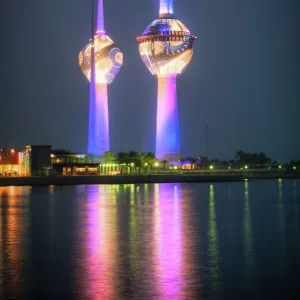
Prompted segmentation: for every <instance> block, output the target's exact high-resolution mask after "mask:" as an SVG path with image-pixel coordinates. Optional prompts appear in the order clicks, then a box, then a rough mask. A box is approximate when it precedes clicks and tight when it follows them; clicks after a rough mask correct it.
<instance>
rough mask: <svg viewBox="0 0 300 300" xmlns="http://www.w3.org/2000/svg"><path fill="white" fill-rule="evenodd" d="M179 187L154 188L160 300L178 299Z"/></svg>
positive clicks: (179, 277) (180, 250) (179, 268)
mask: <svg viewBox="0 0 300 300" xmlns="http://www.w3.org/2000/svg"><path fill="white" fill-rule="evenodd" d="M179 188H180V187H179V186H173V185H158V184H156V185H155V196H154V243H155V252H156V253H155V258H156V260H157V261H156V263H155V265H156V270H155V273H156V274H155V275H156V277H157V288H158V289H159V291H158V293H159V299H172V300H174V299H181V297H180V290H181V288H183V286H182V285H183V284H184V283H183V278H182V228H181V222H182V220H181V210H180V204H179V196H178V193H179Z"/></svg>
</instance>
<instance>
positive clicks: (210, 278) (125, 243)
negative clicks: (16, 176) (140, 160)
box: [0, 179, 300, 300]
mask: <svg viewBox="0 0 300 300" xmlns="http://www.w3.org/2000/svg"><path fill="white" fill-rule="evenodd" d="M299 292H300V181H299V180H280V179H279V180H270V181H268V180H266V181H264V180H262V181H244V182H238V183H215V184H209V183H199V184H138V185H90V186H88V185H86V186H50V187H38V186H34V187H0V299H143V300H147V299H170V300H176V299H230V300H232V299H239V300H240V299H274V298H275V299H277V298H278V299H300V296H299V295H300V294H299Z"/></svg>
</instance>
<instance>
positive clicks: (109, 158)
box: [101, 151, 116, 164]
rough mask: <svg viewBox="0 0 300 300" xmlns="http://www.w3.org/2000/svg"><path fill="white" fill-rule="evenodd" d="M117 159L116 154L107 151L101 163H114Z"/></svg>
mask: <svg viewBox="0 0 300 300" xmlns="http://www.w3.org/2000/svg"><path fill="white" fill-rule="evenodd" d="M115 161H116V156H115V154H114V153H113V152H111V151H105V152H104V153H103V155H102V156H101V163H102V164H113V163H115Z"/></svg>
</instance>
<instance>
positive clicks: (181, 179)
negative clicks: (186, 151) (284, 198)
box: [0, 173, 300, 186]
mask: <svg viewBox="0 0 300 300" xmlns="http://www.w3.org/2000/svg"><path fill="white" fill-rule="evenodd" d="M278 178H281V179H300V174H299V173H298V174H295V173H291V174H290V173H281V174H278V173H264V174H219V175H218V174H201V175H199V174H195V175H190V174H188V175H185V174H182V175H180V174H169V175H154V174H151V175H124V176H122V175H118V176H47V177H34V176H32V177H0V186H30V185H84V184H135V183H140V184H141V183H196V182H236V181H243V180H245V179H248V180H261V179H278Z"/></svg>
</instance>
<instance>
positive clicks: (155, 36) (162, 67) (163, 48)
mask: <svg viewBox="0 0 300 300" xmlns="http://www.w3.org/2000/svg"><path fill="white" fill-rule="evenodd" d="M195 39H196V37H195V36H194V35H192V34H191V32H190V31H189V30H188V28H187V27H186V26H185V25H183V23H182V22H180V21H179V20H177V19H175V18H160V19H157V20H154V21H153V22H152V23H151V24H150V25H149V26H148V27H147V28H146V29H145V31H144V32H143V34H142V36H140V37H138V38H137V41H138V42H139V43H140V45H139V51H140V55H141V57H142V60H143V61H144V63H145V65H146V66H147V68H148V69H149V70H150V72H151V73H152V74H153V75H157V76H163V75H168V74H181V73H182V72H183V70H184V69H185V67H186V66H187V65H188V63H189V62H190V61H191V59H192V56H193V43H194V40H195Z"/></svg>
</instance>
